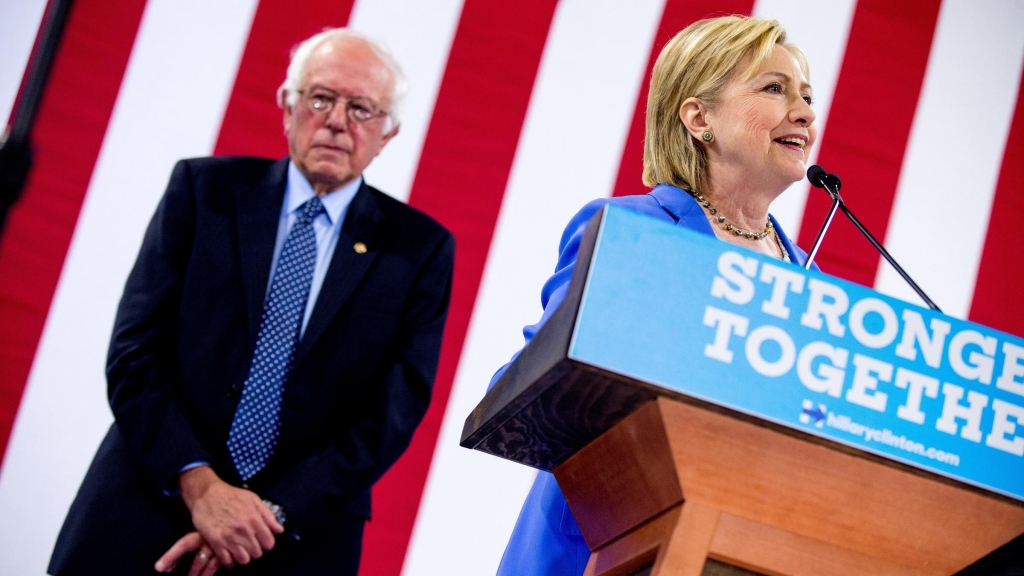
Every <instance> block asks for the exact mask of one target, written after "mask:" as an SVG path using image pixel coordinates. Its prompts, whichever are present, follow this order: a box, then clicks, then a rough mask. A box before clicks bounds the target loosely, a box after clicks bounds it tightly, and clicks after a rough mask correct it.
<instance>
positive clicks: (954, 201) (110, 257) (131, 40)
mask: <svg viewBox="0 0 1024 576" xmlns="http://www.w3.org/2000/svg"><path fill="white" fill-rule="evenodd" d="M45 4H46V2H45V0H18V1H17V2H15V1H13V0H11V1H7V2H0V119H3V118H6V117H7V115H8V114H9V112H10V110H11V108H12V106H13V105H14V98H15V94H16V92H17V88H18V85H19V83H20V81H21V76H22V73H23V70H24V67H25V65H26V62H27V60H28V56H29V52H30V51H31V49H32V45H33V42H34V41H35V35H36V31H37V29H38V27H39V23H40V20H41V18H42V15H43V11H44V9H45ZM726 13H753V14H757V15H762V16H771V17H775V18H778V19H780V20H781V21H782V22H783V24H784V25H785V26H786V27H787V29H788V30H789V33H790V37H791V39H792V41H794V42H795V43H796V44H798V45H799V46H801V47H802V48H803V49H804V50H805V52H806V53H807V55H808V59H809V60H810V63H811V72H812V76H811V82H812V84H813V85H814V89H815V97H816V100H817V103H816V105H815V106H816V109H817V110H816V111H817V114H818V122H819V123H820V126H821V136H820V139H819V147H818V149H817V150H816V151H815V152H814V157H816V158H817V161H818V162H820V163H822V164H823V165H824V166H826V167H827V168H828V169H829V170H831V171H834V172H837V173H839V174H841V175H842V177H843V181H844V187H843V191H844V197H845V198H846V200H847V202H848V203H849V205H850V206H851V208H852V209H853V210H854V211H855V212H856V213H857V214H858V215H859V216H860V218H861V220H863V221H864V222H865V223H866V224H867V225H868V226H869V227H870V228H871V229H872V230H873V231H874V232H875V234H876V235H877V236H879V237H880V238H882V239H884V242H885V244H886V245H887V246H888V247H889V249H890V251H891V252H892V253H893V255H894V256H895V257H896V258H897V259H898V260H899V261H900V262H901V263H902V264H903V266H904V267H905V268H906V269H907V270H908V271H909V272H910V273H911V274H912V275H914V277H915V278H916V279H917V280H918V282H919V283H920V284H921V285H922V286H923V287H924V288H925V290H926V291H928V293H929V294H930V295H931V296H932V298H933V299H934V300H936V301H937V303H938V304H939V305H940V306H942V307H943V309H944V310H945V311H946V312H947V313H949V314H951V315H954V316H958V317H962V318H970V319H972V320H975V321H977V322H982V323H985V324H988V325H990V326H993V327H995V328H998V329H1001V330H1005V331H1007V332H1011V333H1014V334H1017V335H1024V302H1021V295H1022V289H1021V288H1020V287H1021V286H1024V253H1022V251H1021V249H1020V248H1019V246H1020V245H1021V242H1020V240H1019V234H1018V232H1019V230H1020V227H1021V222H1022V221H1024V97H1022V95H1021V90H1020V88H1021V73H1022V66H1024V4H1022V3H1021V2H1019V1H1013V2H1011V1H1005V2H1003V1H1000V2H972V1H970V0H944V1H941V2H940V1H939V0H931V1H928V0H918V1H916V2H910V3H894V2H888V1H886V0H859V1H858V0H837V1H835V2H827V3H826V2H814V1H812V0H806V1H805V0H756V1H755V0H635V1H630V2H623V1H621V0H619V1H613V0H561V1H556V0H521V1H520V2H517V3H514V4H509V3H499V2H489V1H486V0H438V1H436V2H429V3H425V2H416V1H414V0H355V1H352V0H334V1H332V2H324V1H322V0H321V1H312V0H219V1H218V2H206V1H201V0H148V1H145V0H77V2H76V3H75V7H74V9H73V11H72V13H71V16H70V20H69V24H68V29H67V33H66V36H65V40H64V43H63V44H62V46H61V49H60V52H59V54H58V58H57V61H56V63H55V66H54V68H53V73H52V77H51V83H50V86H49V88H48V91H47V93H46V95H45V97H44V100H43V102H42V106H41V108H40V114H39V118H38V122H37V126H36V127H35V131H34V134H33V137H34V141H35V145H36V164H35V168H34V171H33V173H32V174H31V176H30V179H29V182H28V185H27V188H26V191H25V194H24V197H23V199H22V201H21V203H20V204H19V205H18V206H17V207H16V208H15V209H14V210H13V211H12V212H11V214H10V217H9V220H8V225H7V229H6V230H5V231H4V235H3V237H2V238H0V454H3V460H2V464H0V518H2V519H3V521H2V522H0V550H4V551H7V553H4V554H0V576H4V575H8V574H10V575H19V576H20V575H26V574H27V575H31V574H42V573H43V572H44V571H45V566H46V562H47V559H48V557H49V553H50V550H51V548H52V546H53V542H54V540H55V538H56V535H57V531H58V530H59V528H60V525H61V522H62V521H63V518H64V514H65V513H66V511H67V507H68V505H69V504H70V502H71V499H72V498H73V496H74V494H75V491H76V490H77V488H78V484H79V482H80V481H81V479H82V476H83V475H84V473H85V469H86V467H87V465H88V463H89V462H90V460H91V458H92V456H93V453H94V451H95V449H96V447H97V446H98V444H99V441H100V439H101V438H102V435H103V434H104V432H105V430H106V428H107V426H108V425H109V423H110V421H111V415H110V411H109V408H108V407H107V405H106V403H105V383H104V379H103V362H104V357H105V350H106V344H107V339H108V337H109V332H110V327H111V324H112V320H113V315H114V310H115V307H116V304H117V301H118V298H119V296H120V292H121V288H122V286H123V284H124V281H125V278H126V276H127V273H128V270H129V268H130V266H131V264H132V262H133V261H134V258H135V255H136V252H137V250H138V246H139V244H140V242H141V238H142V234H143V230H144V227H145V225H146V223H147V222H148V219H149V217H150V215H151V214H152V211H153V209H154V208H155V206H156V204H157V202H158V200H159V198H160V195H161V193H162V192H163V187H164V185H165V183H166V180H167V177H168V176H169V174H170V170H171V166H172V165H173V163H174V162H175V161H176V160H177V159H179V158H182V157H190V156H203V155H209V154H258V155H264V156H270V157H280V156H283V155H284V154H285V151H286V148H285V143H284V138H283V136H282V130H281V112H280V110H278V109H277V107H276V105H275V103H274V90H275V88H276V87H277V86H278V84H279V83H280V81H281V78H282V76H283V73H284V67H285V64H286V62H287V55H288V50H289V48H290V47H291V46H292V45H294V43H295V42H296V41H298V40H300V39H301V38H304V37H306V36H309V35H310V34H312V33H314V32H317V31H319V30H320V29H322V28H323V27H325V26H341V25H349V26H353V27H355V28H357V29H360V30H363V31H364V32H367V33H369V34H371V35H373V36H376V37H378V38H381V39H383V40H384V41H385V42H387V44H388V45H389V46H390V47H391V48H392V50H393V51H394V53H395V54H396V56H397V58H398V60H399V61H400V62H402V64H403V66H404V68H405V70H406V73H407V74H408V76H409V78H410V81H411V83H412V87H413V90H412V93H411V95H410V98H409V101H408V105H407V111H406V116H405V118H404V121H403V124H402V130H401V133H400V135H399V136H398V137H397V138H396V139H395V140H393V141H392V142H391V143H390V144H389V145H388V148H387V149H386V150H385V151H384V153H383V154H381V156H379V157H378V158H377V159H376V160H375V161H374V164H373V165H372V166H371V167H370V168H369V169H368V170H367V174H366V178H367V180H368V181H369V182H370V183H372V184H374V185H376V186H378V187H380V188H382V189H384V190H386V191H388V192H389V193H391V194H392V195H394V196H395V197H397V198H399V199H401V200H404V201H407V202H409V203H410V204H412V205H413V206H416V207H418V208H420V209H422V210H424V211H426V212H428V213H430V214H431V215H433V216H434V217H435V218H437V219H438V220H440V221H441V222H442V223H443V224H445V225H446V226H447V227H448V228H449V229H450V230H452V231H453V232H454V233H455V235H456V237H457V239H458V253H457V256H456V276H455V285H454V289H453V301H452V307H451V311H450V314H449V321H448V327H447V331H446V334H445V341H444V344H443V348H442V357H441V364H440V369H439V373H438V378H437V384H436V387H435V395H434V401H433V403H432V405H431V408H430V410H429V412H428V414H427V417H426V420H425V421H424V423H423V425H422V426H421V428H420V429H419V431H418V432H417V434H416V436H415V438H414V440H413V443H412V446H411V448H410V449H409V451H408V453H407V454H406V455H405V456H403V457H402V459H401V460H400V461H399V462H398V464H396V466H395V467H394V468H393V469H392V470H391V471H390V472H388V474H387V475H386V476H385V477H384V479H383V480H382V481H381V482H380V483H379V484H378V486H377V487H375V489H374V492H375V500H374V504H375V518H374V520H373V522H372V523H371V524H370V525H369V528H368V531H367V535H366V541H365V548H364V558H365V560H364V566H363V570H362V574H365V575H368V576H369V575H373V576H376V575H383V576H398V575H400V574H402V575H405V576H418V575H431V574H438V575H440V574H444V575H453V574H455V575H461V574H466V575H478V574H488V573H493V572H494V569H495V568H496V567H497V564H498V560H499V558H500V556H501V552H502V550H503V548H504V543H505V541H506V539H507V538H508V535H509V533H510V531H511V529H512V525H513V523H514V522H515V518H516V515H517V514H518V510H519V505H520V503H521V501H522V499H523V497H524V496H525V494H526V491H527V490H528V488H529V485H530V482H531V481H532V478H533V472H532V470H530V469H527V468H525V467H521V466H518V465H515V464H511V463H508V462H505V461H502V460H498V459H496V458H492V457H488V456H485V455H482V454H479V453H475V452H471V451H468V450H465V449H463V448H460V447H459V446H458V438H459V435H460V433H461V430H462V423H463V421H464V419H465V417H466V416H467V415H468V413H469V412H470V411H471V410H472V408H473V407H474V406H475V405H476V403H477V402H478V401H479V399H480V398H481V397H482V396H483V393H484V390H485V388H486V385H487V382H488V380H489V379H490V376H491V374H492V373H493V372H494V370H495V369H497V367H499V366H500V365H502V364H503V363H504V362H506V361H507V360H508V358H509V356H511V354H512V353H513V352H514V351H515V350H517V349H518V348H519V347H520V346H521V345H522V337H521V335H520V330H521V328H522V326H523V325H524V324H530V323H533V322H534V321H536V319H537V318H538V317H539V315H540V302H539V291H540V286H541V284H542V282H543V281H544V279H545V278H546V277H547V276H548V275H549V274H550V273H551V271H552V268H553V266H554V262H555V259H556V247H557V241H558V236H559V234H560V233H561V230H562V227H563V226H564V224H565V223H566V221H567V220H568V219H569V217H570V216H571V215H572V214H573V213H574V212H575V211H576V210H577V209H578V208H579V207H580V206H582V205H583V204H584V203H585V202H586V201H588V200H590V199H592V198H595V197H600V196H610V195H623V194H635V193H643V192H644V191H645V190H644V187H643V186H642V184H641V183H640V171H641V167H640V162H641V157H642V149H641V142H642V138H643V110H644V104H643V103H644V102H645V100H646V94H647V78H648V76H649V74H650V68H651V65H652V62H653V58H654V57H655V56H656V55H657V53H658V51H659V50H660V48H661V46H662V45H663V44H664V43H665V41H667V39H668V38H670V37H671V36H672V34H674V33H675V32H676V31H678V30H679V29H681V28H683V27H684V26H686V25H687V24H689V23H690V22H693V21H694V20H696V19H699V18H702V17H705V16H708V15H720V14H726ZM826 208H827V202H826V198H825V196H824V195H823V194H822V193H820V192H816V191H815V192H809V191H808V187H807V186H806V184H796V185H794V186H793V187H792V188H791V189H790V190H789V191H788V192H787V193H786V194H784V195H783V196H782V197H781V198H780V199H779V200H778V201H777V203H776V205H775V206H774V207H773V212H774V213H775V215H776V216H777V217H778V218H779V220H780V221H781V222H782V223H783V225H784V226H785V227H786V228H787V230H788V231H789V232H790V235H791V236H793V237H795V238H798V239H799V243H800V244H801V245H802V246H804V247H805V248H806V247H807V246H808V245H809V244H810V242H811V241H812V240H813V237H814V235H815V233H816V232H817V229H818V226H819V225H820V222H821V219H822V217H823V215H824V213H825V210H826ZM818 261H819V264H820V265H821V266H822V268H823V269H824V270H825V271H827V272H829V273H832V274H835V275H837V276H841V277H844V278H848V279H850V280H853V281H856V282H860V283H862V284H866V285H869V286H873V287H875V288H876V289H878V290H880V291H882V292H885V293H888V294H893V295H896V296H899V297H905V298H910V299H913V296H912V294H911V293H910V292H909V291H908V290H907V289H906V287H904V286H903V284H902V283H901V281H900V279H899V278H898V276H896V275H895V274H893V273H892V271H891V270H889V268H888V267H887V265H886V264H885V263H884V262H882V261H880V259H879V257H878V256H877V255H876V254H875V253H874V252H873V251H872V250H871V247H870V245H869V244H868V243H867V241H866V240H863V239H862V238H861V237H860V236H859V235H858V234H857V232H856V230H855V229H854V228H853V227H852V226H851V225H849V224H847V223H846V222H844V221H842V220H841V219H837V221H836V223H835V225H833V228H832V230H831V232H830V236H829V237H828V238H827V239H826V241H825V244H824V246H823V248H822V251H821V253H820V256H819V260H818ZM14 551H17V553H14ZM154 560H155V559H154Z"/></svg>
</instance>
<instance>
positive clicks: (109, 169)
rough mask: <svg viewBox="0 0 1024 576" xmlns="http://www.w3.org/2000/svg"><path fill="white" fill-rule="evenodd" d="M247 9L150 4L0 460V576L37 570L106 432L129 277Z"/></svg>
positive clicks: (244, 24)
mask: <svg viewBox="0 0 1024 576" xmlns="http://www.w3.org/2000/svg"><path fill="white" fill-rule="evenodd" d="M255 7H256V0H231V1H229V0H222V1H220V2H207V1H205V0H151V1H150V2H149V3H148V4H147V6H146V9H145V12H144V14H143V18H142V23H141V25H140V31H139V35H138V38H137V39H136V42H135V46H134V48H133V50H132V54H131V57H130V59H129V62H128V67H127V70H126V72H125V79H124V83H123V84H122V86H121V91H120V93H119V94H118V99H117V102H116V104H115V107H114V111H113V115H112V117H111V122H110V126H109V128H108V130H107V134H106V137H105V139H104V142H103V147H102V149H101V150H100V155H99V159H98V161H97V166H96V171H95V172H94V174H93V178H92V181H91V183H90V185H89V190H88V194H87V196H86V199H85V203H84V205H83V207H82V214H81V216H80V218H79V221H78V227H77V228H76V230H75V234H74V237H73V239H72V242H71V247H70V250H69V252H68V258H67V261H66V262H65V265H64V269H63V271H62V274H61V278H60V282H59V283H58V286H57V291H56V294H55V296H54V300H53V304H52V306H51V308H50V314H49V316H48V317H47V322H46V326H45V328H44V330H43V336H42V340H41V342H40V346H39V351H38V353H37V354H36V359H35V363H34V364H33V366H32V372H31V374H30V376H29V381H28V385H27V387H26V391H25V396H24V399H23V400H22V404H21V409H20V411H19V412H18V418H17V422H16V424H15V427H14V431H13V434H12V436H11V441H10V445H9V446H8V450H7V456H6V458H5V460H4V468H3V473H2V476H0V518H3V519H4V521H3V522H0V549H2V550H5V551H7V553H5V554H3V555H2V556H0V563H3V566H2V568H0V572H2V573H4V574H41V573H42V572H43V571H44V570H45V567H46V564H47V561H48V559H49V555H50V552H51V551H52V549H53V543H54V541H55V540H56V537H57V531H58V530H59V528H60V526H61V524H62V522H63V520H64V515H65V514H66V512H67V509H68V506H69V505H70V503H71V500H72V498H73V497H74V495H75V493H76V491H77V490H78V485H79V483H80V482H81V479H82V477H83V475H84V473H85V470H86V468H87V466H88V464H89V462H90V461H91V459H92V456H93V454H94V452H95V450H96V446H97V445H98V444H99V442H100V440H101V438H102V437H103V434H104V433H105V432H106V429H107V427H108V425H109V424H110V421H111V416H110V410H109V408H108V407H107V405H106V401H105V399H106V395H105V389H106V388H105V383H104V377H103V366H104V358H105V356H106V347H107V341H108V340H109V338H110V327H111V326H112V324H113V317H114V311H115V308H116V305H117V302H118V299H119V298H120V294H121V290H122V288H123V286H124V281H125V278H126V277H127V275H128V270H129V269H130V267H131V265H132V263H133V262H134V259H135V256H136V253H137V251H138V247H139V244H140V242H141V239H142V235H143V231H144V229H145V226H146V224H147V222H148V221H149V218H150V216H151V215H152V213H153V209H154V208H155V206H156V204H157V201H158V200H159V198H160V196H161V194H162V192H163V189H164V187H165V185H166V182H167V177H168V175H169V174H170V170H171V167H172V165H173V163H174V162H175V161H176V160H177V159H179V158H182V157H187V156H197V155H205V154H209V153H210V152H211V151H212V150H213V145H214V141H215V139H216V136H217V132H218V130H219V128H220V122H221V117H222V116H223V113H224V108H225V106H226V104H227V100H228V97H229V95H230V92H231V88H232V85H233V80H234V77H235V73H236V70H237V68H238V62H239V60H240V58H241V55H242V49H243V47H244V45H245V41H246V37H247V35H248V32H249V27H250V25H251V23H252V17H253V14H254V12H255ZM41 479H45V481H44V482H40V480H41ZM15 550H16V551H17V553H14V552H13V551H15ZM153 560H154V561H155V560H156V558H154V559H153Z"/></svg>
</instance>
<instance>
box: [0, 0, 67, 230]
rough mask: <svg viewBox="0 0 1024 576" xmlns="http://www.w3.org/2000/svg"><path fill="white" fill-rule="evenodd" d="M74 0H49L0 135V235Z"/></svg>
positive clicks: (27, 161) (23, 175) (26, 166)
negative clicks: (21, 81)
mask: <svg viewBox="0 0 1024 576" xmlns="http://www.w3.org/2000/svg"><path fill="white" fill-rule="evenodd" d="M73 1H74V0H52V1H51V2H50V3H49V6H48V7H47V10H46V16H45V17H44V19H43V24H42V27H41V29H40V32H39V39H38V40H37V44H36V46H35V49H34V52H33V54H32V57H31V60H30V63H29V66H28V69H27V70H26V72H25V79H24V82H23V83H22V86H21V91H20V92H19V93H18V98H17V104H16V107H15V109H14V112H12V114H11V118H10V121H9V124H8V126H7V129H6V130H4V132H3V136H2V138H0V235H2V233H3V228H4V222H5V221H6V219H7V212H8V210H10V208H11V207H12V206H13V205H14V203H15V202H17V201H18V197H19V196H21V191H22V188H23V187H24V186H25V180H26V179H27V178H28V173H29V170H30V169H31V167H32V144H31V142H30V140H29V133H30V132H31V130H32V125H33V124H34V123H35V117H36V111H37V109H38V106H39V101H40V100H41V99H42V94H43V89H44V88H45V87H46V80H47V77H48V76H49V75H50V68H51V67H52V64H53V60H54V58H55V57H56V55H57V48H58V46H59V45H60V40H61V37H62V36H63V33H64V26H65V24H67V20H68V14H69V13H70V12H71V5H72V3H73Z"/></svg>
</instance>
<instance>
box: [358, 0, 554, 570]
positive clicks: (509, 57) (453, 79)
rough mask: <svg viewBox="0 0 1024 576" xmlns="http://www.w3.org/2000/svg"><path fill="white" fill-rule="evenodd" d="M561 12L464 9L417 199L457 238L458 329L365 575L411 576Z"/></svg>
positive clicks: (379, 519) (388, 501)
mask: <svg viewBox="0 0 1024 576" xmlns="http://www.w3.org/2000/svg"><path fill="white" fill-rule="evenodd" d="M555 5H556V2H555V1H554V0H526V1H523V2H519V3H517V4H516V9H515V10H509V9H508V7H507V6H506V5H505V4H504V3H501V2H489V1H486V0H469V1H467V2H466V4H465V6H464V7H463V11H462V16H461V19H460V21H459V27H458V30H457V31H456V34H455V38H454V41H453V44H452V49H451V53H450V55H449V60H448V65H447V67H446V69H445V74H444V79H443V80H442V82H441V88H440V91H439V92H438V97H437V103H436V105H435V107H434V115H433V118H432V119H431V123H430V129H429V130H428V132H427V137H426V140H425V142H424V145H423V152H422V156H421V157H420V164H419V169H418V171H417V173H416V178H415V180H414V182H413V186H412V191H411V193H410V199H409V202H410V204H412V205H413V206H416V207H417V208H419V209H421V210H423V211H425V212H427V213H428V214H430V215H432V216H433V217H434V218H436V219H438V220H439V221H440V222H441V223H442V224H444V225H445V226H446V227H447V228H448V229H449V230H451V231H452V233H453V234H455V238H456V242H457V250H456V253H455V280H454V284H453V287H452V302H451V306H450V308H449V311H448V325H447V328H446V331H445V338H444V343H443V344H442V348H441V362H440V367H439V369H438V373H437V380H436V383H435V384H434V397H433V399H432V401H431V403H430V409H429V411H428V412H427V415H426V418H425V419H424V421H423V424H422V425H421V426H420V428H419V430H418V431H417V432H416V435H415V436H414V437H413V441H412V445H411V447H410V448H409V450H408V452H406V454H405V456H403V457H402V459H401V460H399V461H398V463H397V464H396V465H395V467H394V468H392V469H391V470H390V471H389V472H388V473H387V474H386V475H385V476H384V478H383V479H382V480H381V482H380V483H378V484H377V486H375V487H374V503H373V504H374V510H375V511H374V521H373V522H372V523H371V524H370V526H369V528H368V530H367V534H366V539H365V541H364V545H363V558H364V561H363V567H362V569H361V571H360V573H361V574H365V575H370V574H372V575H374V576H378V575H391V574H393V575H395V576H397V575H398V574H399V573H400V572H401V569H402V563H403V561H404V558H405V551H406V547H407V546H408V542H409V538H410V534H411V533H412V527H413V522H414V520H415V518H416V514H417V512H418V510H419V504H420V498H421V496H422V493H423V486H424V484H425V482H426V477H427V471H428V469H429V468H430V462H431V459H432V457H433V453H434V446H435V444H436V443H437V436H438V432H439V430H440V428H441V420H442V418H443V417H444V412H445V408H446V406H447V404H448V395H449V393H450V391H451V387H452V382H453V380H454V378H455V369H456V367H457V365H458V363H459V357H460V356H461V354H462V346H463V342H464V340H465V337H466V329H467V328H468V326H469V319H470V315H471V313H472V311H473V305H474V303H475V302H476V295H477V290H478V288H479V285H480V278H481V276H482V275H483V270H484V263H485V262H486V260H487V252H488V250H489V248H490V244H491V237H492V235H493V232H494V227H495V225H496V223H497V221H498V212H499V210H500V208H501V200H502V197H503V195H504V193H505V186H506V182H507V180H508V175H509V172H510V170H511V169H512V160H513V157H514V156H515V150H516V145H517V143H518V140H519V133H520V131H521V130H522V125H523V120H524V118H525V117H526V109H527V105H528V104H529V101H530V94H531V91H532V88H533V83H534V79H535V77H536V75H537V69H538V67H539V66H540V58H541V54H542V53H543V50H544V44H545V41H546V39H547V33H548V28H549V27H550V25H551V19H552V17H553V15H554V11H555ZM479 384H480V387H481V388H480V390H481V392H482V391H483V385H484V384H485V383H484V382H480V383H479ZM440 570H442V571H443V570H444V569H443V567H441V568H440Z"/></svg>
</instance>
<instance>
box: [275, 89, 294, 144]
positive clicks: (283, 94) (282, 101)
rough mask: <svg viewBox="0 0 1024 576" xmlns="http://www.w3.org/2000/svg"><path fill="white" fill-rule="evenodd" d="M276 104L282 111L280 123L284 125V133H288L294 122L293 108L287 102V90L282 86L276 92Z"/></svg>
mask: <svg viewBox="0 0 1024 576" xmlns="http://www.w3.org/2000/svg"><path fill="white" fill-rule="evenodd" d="M277 105H278V106H280V107H281V111H282V112H283V116H282V124H283V126H284V133H285V135H288V133H289V132H290V131H291V127H292V124H293V123H294V122H295V110H294V109H293V107H292V106H291V104H288V91H287V90H285V89H283V88H282V89H281V90H280V92H278V93H277Z"/></svg>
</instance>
